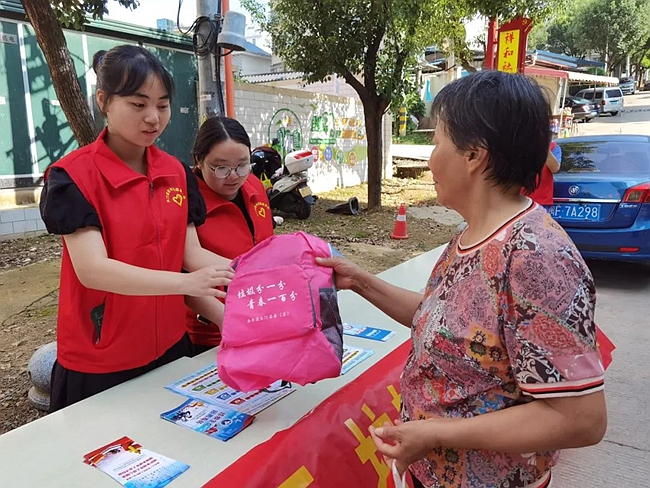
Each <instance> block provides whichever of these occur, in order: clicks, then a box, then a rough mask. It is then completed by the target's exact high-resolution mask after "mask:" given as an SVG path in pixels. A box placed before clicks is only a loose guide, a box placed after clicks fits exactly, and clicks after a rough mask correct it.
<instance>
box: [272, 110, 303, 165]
mask: <svg viewBox="0 0 650 488" xmlns="http://www.w3.org/2000/svg"><path fill="white" fill-rule="evenodd" d="M268 140H269V142H270V143H271V145H272V146H273V147H274V148H275V150H276V151H278V152H279V153H280V155H281V156H282V160H283V161H284V157H285V156H286V155H287V153H290V152H291V151H297V150H298V149H302V143H303V140H304V139H303V137H302V127H301V125H300V119H299V118H298V116H297V115H296V113H295V112H293V111H292V110H290V109H288V108H281V109H280V110H278V111H277V112H275V113H274V114H273V116H272V117H271V121H270V122H269V130H268Z"/></svg>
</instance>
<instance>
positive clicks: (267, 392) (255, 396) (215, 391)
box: [165, 363, 296, 415]
mask: <svg viewBox="0 0 650 488" xmlns="http://www.w3.org/2000/svg"><path fill="white" fill-rule="evenodd" d="M165 388H167V389H168V390H171V391H173V392H175V393H178V394H180V395H184V396H186V397H190V398H193V399H196V400H202V401H204V402H207V403H210V404H211V405H216V406H217V407H221V408H224V409H226V410H235V411H237V412H240V413H247V414H249V415H255V414H257V413H259V412H261V411H262V410H264V409H265V408H267V407H269V406H270V405H273V404H274V403H275V402H277V401H278V400H280V399H281V398H284V397H285V396H287V395H290V394H291V393H293V392H294V391H296V389H295V388H294V387H293V386H291V383H287V382H284V381H276V382H275V383H273V384H272V385H270V386H269V387H268V388H265V389H263V390H258V391H253V392H250V393H243V392H241V391H237V390H235V389H234V388H230V387H229V386H227V385H226V384H225V383H224V382H223V381H221V378H219V374H218V368H217V365H216V363H212V364H211V365H209V366H206V367H205V368H203V369H200V370H198V371H196V372H194V373H192V374H190V375H188V376H186V377H184V378H181V379H180V380H178V381H175V382H174V383H172V384H171V385H167V386H166V387H165Z"/></svg>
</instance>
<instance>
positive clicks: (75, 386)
mask: <svg viewBox="0 0 650 488" xmlns="http://www.w3.org/2000/svg"><path fill="white" fill-rule="evenodd" d="M190 352H191V343H190V338H189V336H188V335H187V333H186V334H185V335H184V336H183V337H182V338H181V340H180V341H178V342H177V343H176V344H174V345H173V346H172V347H170V348H169V349H167V351H165V354H163V355H162V356H160V357H159V358H158V359H155V360H153V361H151V362H150V363H149V364H146V365H144V366H140V367H139V368H133V369H127V370H125V371H116V372H114V373H99V374H96V373H81V372H79V371H72V370H70V369H67V368H64V367H63V366H61V365H60V364H59V362H58V361H56V362H55V363H54V367H53V368H52V383H51V384H52V389H51V393H50V410H49V411H50V413H52V412H56V411H57V410H60V409H62V408H64V407H67V406H68V405H72V404H73V403H77V402H79V401H81V400H84V399H86V398H88V397H91V396H93V395H96V394H97V393H100V392H102V391H104V390H108V389H109V388H112V387H114V386H117V385H119V384H120V383H124V382H125V381H128V380H131V379H133V378H136V377H138V376H140V375H143V374H145V373H148V372H149V371H151V370H153V369H156V368H157V367H158V366H162V365H164V364H167V363H171V362H172V361H176V360H177V359H179V358H181V357H183V356H189V355H190Z"/></svg>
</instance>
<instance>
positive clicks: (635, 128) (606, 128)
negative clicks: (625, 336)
mask: <svg viewBox="0 0 650 488" xmlns="http://www.w3.org/2000/svg"><path fill="white" fill-rule="evenodd" d="M578 134H579V135H591V134H646V135H650V92H639V93H636V94H635V95H627V96H626V97H625V109H624V110H623V111H622V112H621V113H620V114H619V115H617V116H616V117H612V116H611V115H603V116H601V117H596V118H595V119H594V120H593V121H591V122H589V123H581V124H578ZM646 486H649V487H650V482H649V483H648V485H646Z"/></svg>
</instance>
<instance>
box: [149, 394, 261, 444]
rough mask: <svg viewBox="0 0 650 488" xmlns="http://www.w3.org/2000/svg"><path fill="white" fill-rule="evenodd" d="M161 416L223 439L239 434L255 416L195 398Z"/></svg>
mask: <svg viewBox="0 0 650 488" xmlns="http://www.w3.org/2000/svg"><path fill="white" fill-rule="evenodd" d="M160 416H161V417H162V418H163V419H165V420H169V421H170V422H173V423H175V424H177V425H181V426H183V427H187V428H188V429H192V430H194V431H196V432H200V433H201V434H205V435H209V436H210V437H214V438H216V439H220V440H222V441H227V440H228V439H230V438H232V437H234V436H236V435H237V434H239V433H240V432H241V431H242V430H244V429H245V428H246V427H248V426H249V425H250V424H251V422H253V419H254V418H255V417H253V416H252V415H248V414H245V413H240V412H237V411H235V410H227V409H224V408H221V407H217V406H216V405H210V404H209V403H205V402H202V401H201V400H195V399H193V398H190V399H188V400H187V401H186V402H183V404H182V405H180V406H178V407H176V408H174V409H173V410H170V411H169V412H164V413H161V414H160Z"/></svg>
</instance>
